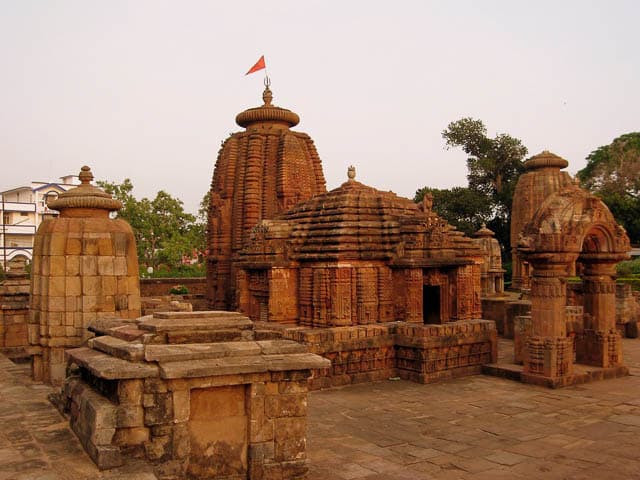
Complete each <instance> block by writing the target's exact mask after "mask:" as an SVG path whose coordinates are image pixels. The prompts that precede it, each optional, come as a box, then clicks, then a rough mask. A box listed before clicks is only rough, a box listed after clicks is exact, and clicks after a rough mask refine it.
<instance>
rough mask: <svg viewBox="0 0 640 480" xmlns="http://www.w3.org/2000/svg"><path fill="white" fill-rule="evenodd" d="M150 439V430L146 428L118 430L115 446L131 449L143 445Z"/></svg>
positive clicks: (114, 438) (114, 441)
mask: <svg viewBox="0 0 640 480" xmlns="http://www.w3.org/2000/svg"><path fill="white" fill-rule="evenodd" d="M149 439H150V437H149V429H148V428H146V427H133V428H118V429H117V430H116V432H115V435H114V437H113V444H114V445H116V446H119V447H130V446H133V445H142V444H144V443H145V442H148V441H149Z"/></svg>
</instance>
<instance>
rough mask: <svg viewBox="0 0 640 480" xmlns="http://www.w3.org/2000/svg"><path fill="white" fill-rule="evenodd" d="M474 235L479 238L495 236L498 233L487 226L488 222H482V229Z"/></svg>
mask: <svg viewBox="0 0 640 480" xmlns="http://www.w3.org/2000/svg"><path fill="white" fill-rule="evenodd" d="M473 236H474V237H476V238H479V237H495V236H496V234H495V233H494V231H493V230H491V229H489V228H487V224H486V223H482V226H481V227H480V229H479V230H478V231H477V232H475V233H474V234H473Z"/></svg>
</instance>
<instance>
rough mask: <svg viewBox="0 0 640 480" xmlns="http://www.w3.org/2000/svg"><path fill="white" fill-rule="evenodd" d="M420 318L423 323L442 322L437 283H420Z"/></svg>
mask: <svg viewBox="0 0 640 480" xmlns="http://www.w3.org/2000/svg"><path fill="white" fill-rule="evenodd" d="M422 318H423V321H424V323H437V324H440V323H442V321H441V319H440V286H439V285H422Z"/></svg>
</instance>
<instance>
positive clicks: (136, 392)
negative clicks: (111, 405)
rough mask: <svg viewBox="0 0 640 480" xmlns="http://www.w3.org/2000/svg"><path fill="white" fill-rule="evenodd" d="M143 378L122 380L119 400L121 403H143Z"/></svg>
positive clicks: (119, 387) (119, 386)
mask: <svg viewBox="0 0 640 480" xmlns="http://www.w3.org/2000/svg"><path fill="white" fill-rule="evenodd" d="M143 389H144V387H143V380H138V379H136V380H120V381H119V382H118V402H119V403H120V405H142V395H143Z"/></svg>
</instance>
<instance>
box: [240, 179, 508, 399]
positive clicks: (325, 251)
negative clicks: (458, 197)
mask: <svg viewBox="0 0 640 480" xmlns="http://www.w3.org/2000/svg"><path fill="white" fill-rule="evenodd" d="M481 264H482V251H481V250H480V248H479V247H478V246H477V245H476V244H475V243H474V242H473V241H472V240H471V239H469V238H467V237H465V236H464V234H463V233H461V232H459V231H457V230H455V228H454V227H452V226H451V225H449V224H448V223H447V222H446V221H444V220H443V219H442V218H440V217H438V216H437V215H436V214H435V213H434V212H432V211H431V205H430V203H429V199H428V198H427V199H426V200H425V202H424V203H423V204H422V205H420V206H418V205H416V204H415V203H414V202H412V201H411V200H409V199H405V198H401V197H398V196H397V195H395V194H394V193H392V192H382V191H379V190H376V189H374V188H371V187H368V186H366V185H363V184H362V183H360V182H357V181H356V180H355V169H354V168H353V167H350V168H349V179H348V181H347V182H345V183H343V184H342V185H341V186H340V187H338V188H336V189H335V190H332V191H330V192H328V193H324V194H319V195H316V196H315V197H313V198H312V199H310V200H307V201H303V202H301V203H298V204H297V205H296V206H294V207H293V208H292V209H291V210H289V211H288V212H286V213H283V214H281V215H279V216H277V217H276V218H275V219H272V220H263V221H262V222H260V223H258V225H257V226H256V227H255V228H254V229H253V230H252V233H251V238H250V241H249V243H248V245H247V248H246V249H245V250H243V251H242V252H241V254H240V257H239V261H238V263H237V269H238V270H237V285H238V301H239V307H240V310H241V311H242V312H244V313H246V314H247V315H248V316H249V317H250V318H251V319H253V320H256V321H258V320H260V321H263V322H265V323H263V324H262V326H263V327H264V328H270V329H272V330H274V331H277V332H279V334H280V335H282V336H283V337H284V338H291V339H294V340H296V341H299V342H302V343H304V344H306V345H309V346H310V349H311V351H313V352H315V353H318V354H321V355H323V356H325V357H326V358H329V359H331V360H332V366H331V369H328V370H323V371H317V372H314V377H313V378H312V379H311V386H312V388H323V387H328V386H332V385H342V384H346V383H353V382H362V381H370V380H380V379H384V378H388V377H390V376H396V375H397V376H400V377H403V378H407V379H411V380H414V381H420V382H431V381H434V380H437V379H439V378H448V377H452V376H459V375H466V374H471V373H479V372H480V367H481V365H482V364H483V363H490V362H491V361H493V360H492V359H495V355H496V332H495V327H494V324H493V322H490V321H484V320H479V319H480V318H481V312H480V309H481V305H480V277H481ZM301 327H302V328H301Z"/></svg>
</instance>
